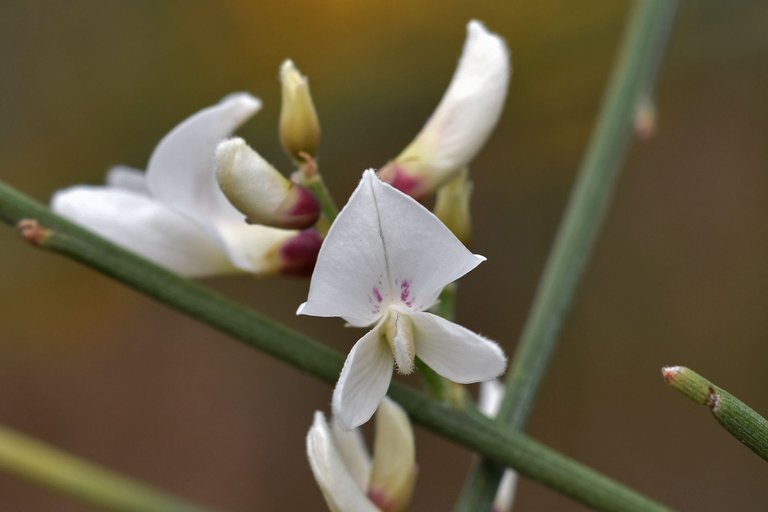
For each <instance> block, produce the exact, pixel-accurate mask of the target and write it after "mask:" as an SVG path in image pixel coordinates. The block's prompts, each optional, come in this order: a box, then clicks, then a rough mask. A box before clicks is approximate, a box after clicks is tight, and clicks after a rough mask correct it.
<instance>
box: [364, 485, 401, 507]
mask: <svg viewBox="0 0 768 512" xmlns="http://www.w3.org/2000/svg"><path fill="white" fill-rule="evenodd" d="M368 499H369V500H371V501H372V502H373V504H374V505H376V506H377V507H379V509H380V510H382V511H385V512H386V511H387V510H391V509H392V507H393V506H394V505H395V504H394V502H393V501H392V499H390V498H389V497H388V496H387V495H386V494H385V493H384V491H381V490H377V489H371V490H369V491H368Z"/></svg>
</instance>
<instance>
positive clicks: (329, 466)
mask: <svg viewBox="0 0 768 512" xmlns="http://www.w3.org/2000/svg"><path fill="white" fill-rule="evenodd" d="M307 457H308V458H309V465H310V467H311V468H312V473H313V474H314V475H315V480H316V481H317V484H318V485H319V486H320V490H321V491H322V493H323V497H324V498H325V502H326V503H327V504H328V508H330V509H331V511H332V512H380V511H379V509H378V508H376V507H375V506H374V505H373V504H372V503H371V502H370V501H369V500H368V498H367V497H366V496H365V492H364V491H363V489H361V488H360V487H359V486H358V485H357V482H355V480H354V478H352V475H350V473H349V471H348V470H347V468H346V466H345V465H344V461H343V460H342V458H341V457H340V456H339V452H338V450H337V449H336V445H335V444H334V441H333V436H332V435H331V430H330V429H329V428H328V423H327V422H326V421H325V418H324V417H323V413H321V412H319V411H318V412H316V413H315V419H314V422H313V423H312V427H311V428H310V429H309V432H308V433H307Z"/></svg>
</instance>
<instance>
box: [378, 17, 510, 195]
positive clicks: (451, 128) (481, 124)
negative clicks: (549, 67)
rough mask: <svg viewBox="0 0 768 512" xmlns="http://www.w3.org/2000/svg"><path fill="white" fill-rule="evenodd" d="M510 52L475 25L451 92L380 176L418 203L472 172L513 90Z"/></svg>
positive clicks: (490, 33) (449, 87) (446, 94)
mask: <svg viewBox="0 0 768 512" xmlns="http://www.w3.org/2000/svg"><path fill="white" fill-rule="evenodd" d="M509 76H510V63H509V51H508V50H507V46H506V45H505V44H504V41H503V40H502V39H501V38H500V37H499V36H497V35H496V34H494V33H492V32H489V31H488V30H487V29H486V28H485V26H483V24H482V23H480V22H478V21H474V20H473V21H470V22H469V24H468V25H467V39H466V42H465V44H464V50H463V52H462V55H461V59H460V60H459V65H458V67H457V68H456V72H455V73H454V75H453V79H452V80H451V83H450V85H449V86H448V89H447V90H446V91H445V94H444V95H443V98H442V100H441V101H440V104H439V105H438V106H437V108H436V109H435V111H434V113H433V114H432V116H431V117H430V118H429V120H428V121H427V123H426V124H425V125H424V128H422V130H421V132H419V134H418V135H417V136H416V138H415V139H414V140H413V142H411V143H410V144H409V145H408V147H406V148H405V149H404V150H403V152H402V153H400V155H398V156H397V158H395V159H394V160H393V161H392V162H389V163H388V164H387V165H385V166H384V167H383V168H382V169H381V171H380V172H379V176H380V177H381V179H382V180H383V181H386V182H388V183H390V184H391V185H393V186H394V187H395V188H398V189H399V190H401V191H402V192H405V193H407V194H409V195H411V196H412V197H414V198H416V199H420V198H423V197H425V196H427V195H429V194H431V193H432V192H434V191H435V190H436V189H437V188H438V187H439V186H441V185H442V184H444V183H445V182H447V181H448V180H450V179H451V178H453V177H454V176H455V175H456V174H457V173H459V172H460V171H461V169H463V168H465V167H467V165H468V164H469V162H470V161H471V160H472V159H473V158H474V157H475V155H476V154H477V152H478V151H480V148H481V147H482V146H483V144H485V141H486V140H487V139H488V137H489V136H490V134H491V131H492V130H493V128H494V127H495V126H496V122H497V121H498V119H499V116H500V114H501V111H502V109H503V107H504V100H505V98H506V95H507V87H508V85H509Z"/></svg>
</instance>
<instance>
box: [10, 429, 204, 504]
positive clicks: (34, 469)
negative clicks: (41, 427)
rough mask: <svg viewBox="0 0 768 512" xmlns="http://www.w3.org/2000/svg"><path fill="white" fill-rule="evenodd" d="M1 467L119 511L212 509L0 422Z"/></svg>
mask: <svg viewBox="0 0 768 512" xmlns="http://www.w3.org/2000/svg"><path fill="white" fill-rule="evenodd" d="M0 468H2V469H3V470H5V471H7V472H9V473H12V474H14V475H16V476H19V477H22V478H25V479H27V480H30V481H32V482H34V483H37V484H39V485H41V486H43V487H46V488H48V489H51V490H53V491H56V492H59V493H61V494H65V495H67V496H70V497H73V498H75V499H78V500H80V501H83V502H85V503H89V504H91V505H96V506H98V507H103V508H107V509H109V510H117V511H120V512H206V511H208V512H211V510H210V509H206V508H203V507H199V506H196V505H191V504H189V503H184V502H183V501H181V500H179V499H177V498H174V497H171V496H168V495H166V494H163V493H161V492H159V491H156V490H154V489H151V488H149V487H147V486H146V485H144V484H141V483H139V482H137V481H134V480H131V479H129V478H126V477H124V476H121V475H118V474H116V473H113V472H111V471H109V470H107V469H104V468H100V467H99V466H96V465H95V464H92V463H89V462H85V461H83V460H81V459H78V458H76V457H73V456H72V455H69V454H67V453H64V452H62V451H60V450H58V449H56V448H53V447H51V446H47V445H45V444H43V443H41V442H40V441H36V440H34V439H32V438H30V437H28V436H25V435H23V434H20V433H18V432H14V431H12V430H10V429H9V428H7V427H3V426H0Z"/></svg>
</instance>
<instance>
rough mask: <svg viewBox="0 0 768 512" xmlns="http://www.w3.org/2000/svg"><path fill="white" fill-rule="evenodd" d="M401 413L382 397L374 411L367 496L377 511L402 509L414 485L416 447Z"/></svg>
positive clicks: (405, 505)
mask: <svg viewBox="0 0 768 512" xmlns="http://www.w3.org/2000/svg"><path fill="white" fill-rule="evenodd" d="M414 444H415V443H414V440H413V429H412V428H411V422H410V421H409V420H408V416H407V415H406V414H405V411H404V410H403V409H402V408H401V407H400V406H399V405H397V404H396V403H395V402H393V401H392V400H390V399H389V398H387V397H386V396H385V397H384V400H382V401H381V404H380V405H379V410H378V411H377V412H376V437H375V441H374V451H373V472H372V473H371V483H370V486H369V488H368V496H369V497H370V498H371V500H372V501H373V502H374V503H376V504H377V505H378V506H379V508H381V509H383V510H387V511H391V512H397V511H401V510H405V509H406V508H407V507H408V504H409V503H410V501H411V494H412V493H413V486H414V484H415V483H416V456H415V453H416V448H415V446H414Z"/></svg>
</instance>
